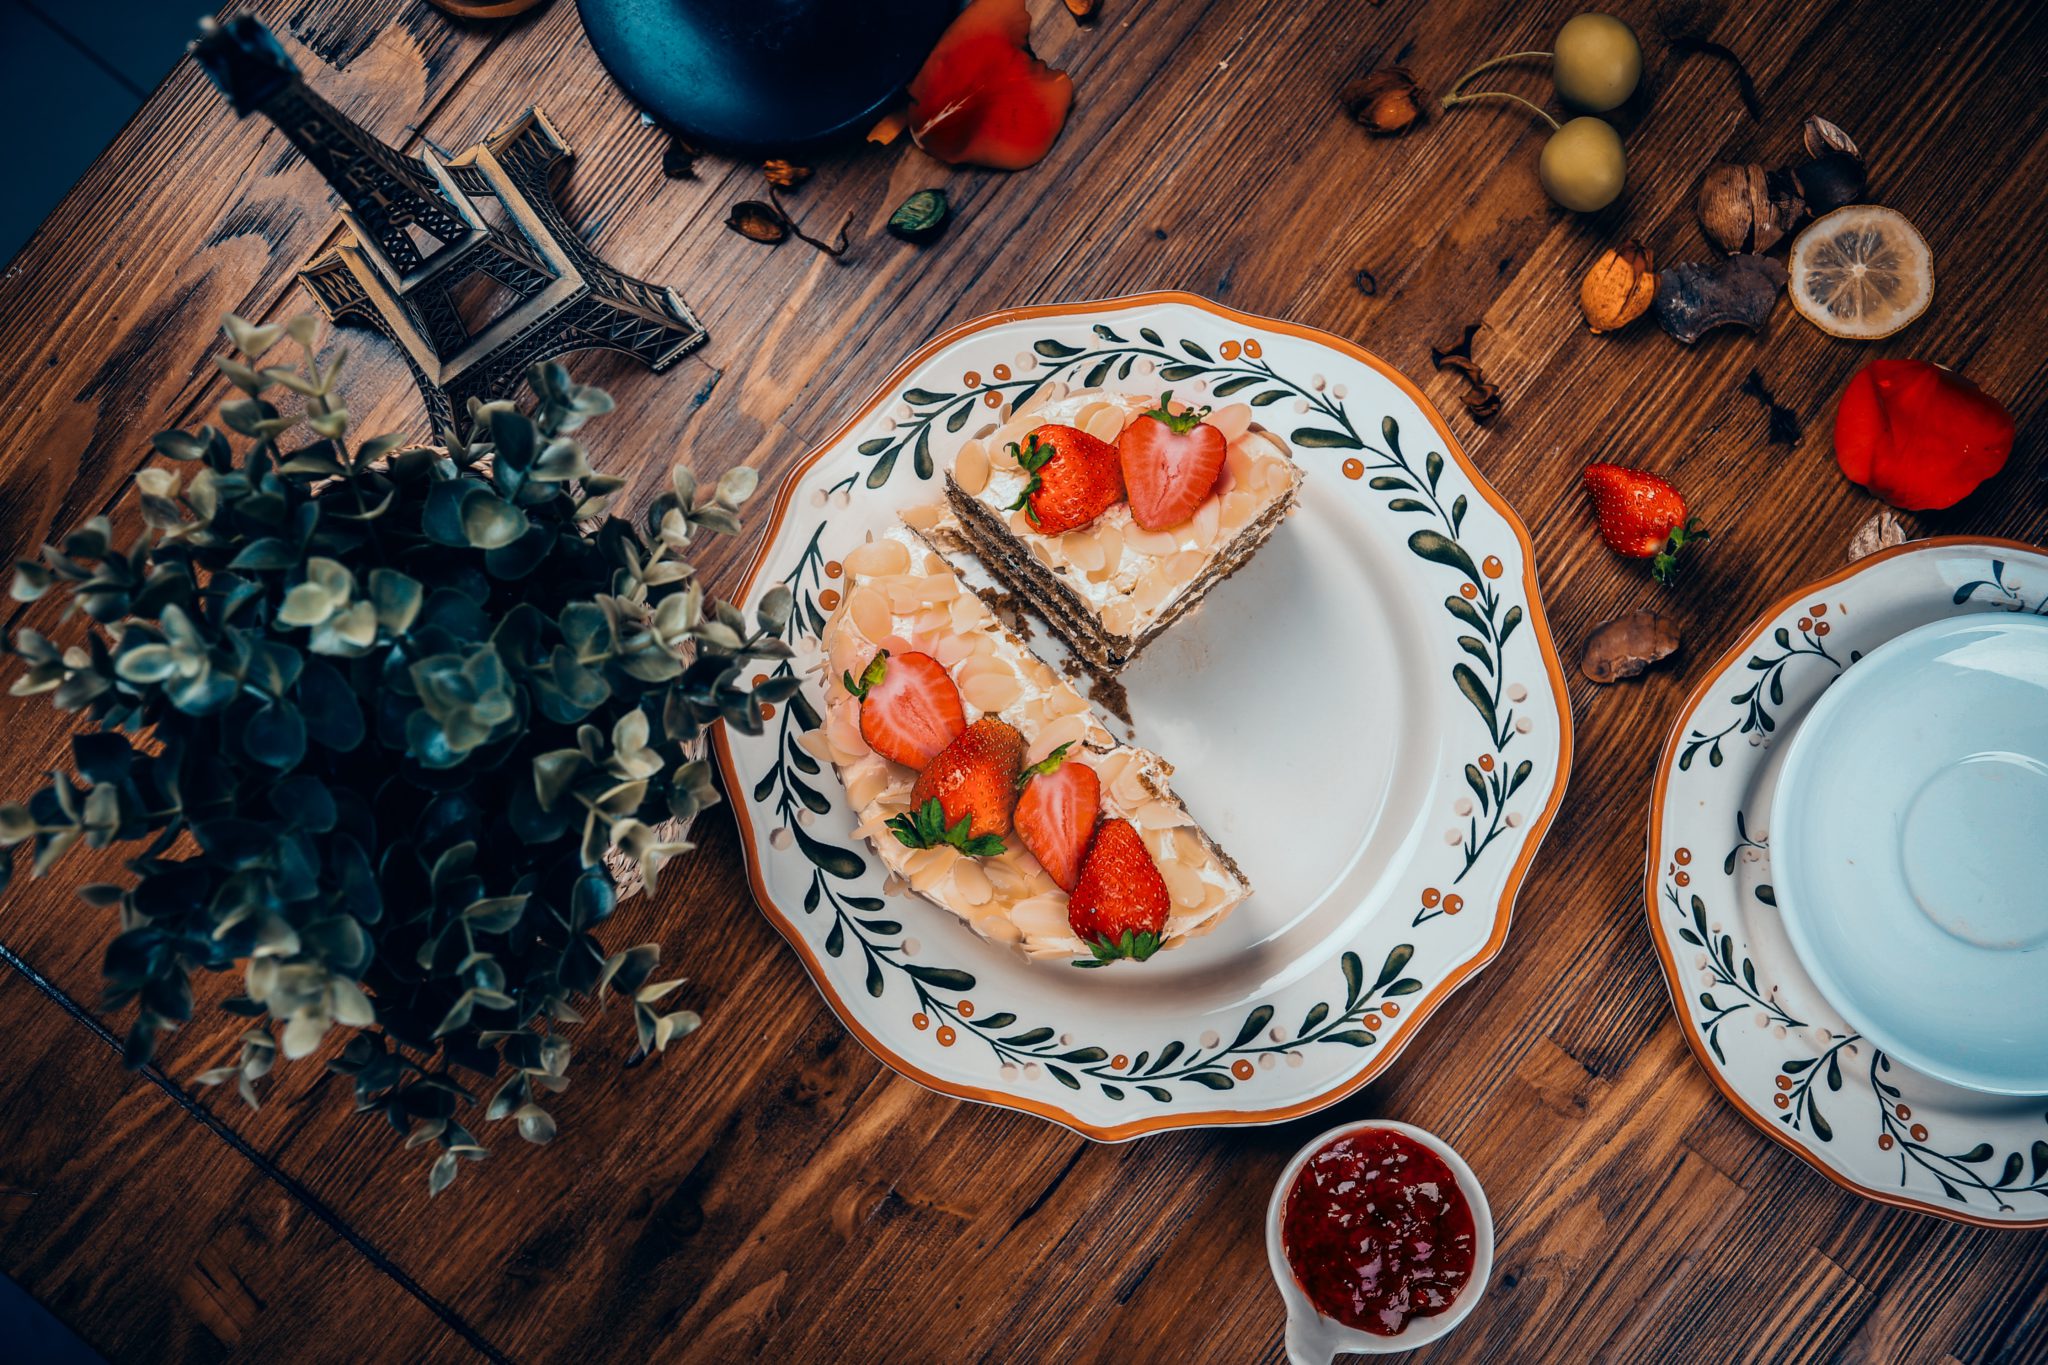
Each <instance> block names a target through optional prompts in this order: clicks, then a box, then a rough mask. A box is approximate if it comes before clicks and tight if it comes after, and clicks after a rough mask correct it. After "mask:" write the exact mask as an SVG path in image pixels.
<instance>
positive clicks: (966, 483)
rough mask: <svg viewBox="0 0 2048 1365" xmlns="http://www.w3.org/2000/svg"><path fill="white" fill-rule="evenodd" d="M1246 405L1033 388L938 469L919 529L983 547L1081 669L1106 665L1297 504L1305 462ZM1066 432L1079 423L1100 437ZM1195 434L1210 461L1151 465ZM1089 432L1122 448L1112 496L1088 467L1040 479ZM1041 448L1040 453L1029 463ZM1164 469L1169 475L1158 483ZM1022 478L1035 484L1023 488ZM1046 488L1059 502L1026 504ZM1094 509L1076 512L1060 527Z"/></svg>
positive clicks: (949, 545) (1237, 563) (1240, 563)
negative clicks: (934, 507)
mask: <svg viewBox="0 0 2048 1365" xmlns="http://www.w3.org/2000/svg"><path fill="white" fill-rule="evenodd" d="M1048 387H1049V388H1050V386H1048ZM1252 416H1253V413H1252V409H1251V408H1250V407H1249V406H1247V405H1246V404H1243V403H1233V404H1230V405H1228V406H1225V407H1222V408H1219V409H1217V410H1216V411H1214V412H1207V411H1206V410H1194V411H1190V410H1189V409H1188V407H1187V406H1186V405H1185V404H1183V403H1181V402H1178V401H1176V400H1173V399H1172V398H1171V396H1170V395H1169V396H1167V397H1166V398H1164V399H1154V398H1152V397H1149V396H1146V395H1138V394H1121V393H1113V392H1110V391H1107V390H1102V389H1086V390H1081V391H1077V392H1072V393H1059V392H1052V393H1049V394H1048V393H1046V392H1043V391H1042V392H1041V394H1040V395H1039V401H1038V402H1037V403H1036V404H1035V405H1033V406H1031V407H1029V408H1028V409H1027V410H1026V411H1024V412H1021V413H1019V414H1017V415H1015V416H1013V417H1011V418H1010V419H1009V420H1008V421H1007V422H1005V423H1004V424H1003V425H1002V426H1001V427H1000V428H998V429H997V430H995V431H994V432H992V433H990V434H989V435H988V436H986V437H985V438H984V439H981V440H969V441H968V442H966V443H965V444H964V445H963V446H962V447H961V449H960V452H959V454H958V455H957V456H956V457H955V459H954V462H953V466H952V468H951V469H950V470H948V471H947V474H946V509H947V510H946V515H944V516H943V517H941V518H940V519H939V520H938V521H937V522H936V523H935V524H934V525H933V526H931V527H930V528H929V529H928V532H927V534H928V536H929V538H930V540H931V541H932V543H934V544H935V545H937V546H939V547H940V548H941V549H943V550H944V551H946V552H947V553H948V554H956V555H957V554H971V555H972V556H973V557H974V558H975V559H977V560H979V561H980V562H981V564H982V565H983V566H984V567H985V568H986V569H987V570H988V572H989V573H990V574H991V575H992V576H993V577H994V578H995V579H996V580H997V581H998V582H999V583H1001V584H1002V586H1003V587H1004V588H1005V589H1007V590H1008V591H1009V592H1011V593H1012V594H1014V595H1015V596H1017V597H1018V598H1020V599H1022V600H1023V601H1024V602H1025V603H1026V604H1027V605H1029V606H1030V607H1031V608H1032V609H1033V610H1034V611H1036V612H1037V613H1038V614H1039V615H1041V616H1043V617H1044V618H1045V619H1046V620H1047V621H1048V622H1050V623H1051V625H1052V626H1053V628H1054V629H1055V630H1056V631H1058V633H1059V635H1060V636H1061V638H1062V639H1063V640H1065V641H1066V643H1067V645H1068V646H1069V647H1070V648H1071V649H1072V650H1073V651H1074V653H1075V654H1076V655H1077V656H1078V657H1079V658H1080V659H1081V660H1082V661H1083V662H1084V663H1086V664H1087V665H1088V666H1089V667H1090V668H1091V669H1093V670H1094V671H1096V672H1098V673H1100V674H1103V675H1105V676H1111V675H1114V674H1115V673H1116V672H1117V671H1118V670H1119V669H1121V668H1122V667H1123V666H1124V665H1125V664H1127V663H1129V662H1130V661H1131V660H1132V659H1133V658H1135V657H1136V656H1137V655H1138V653H1139V651H1141V650H1143V649H1144V648H1145V646H1146V645H1148V644H1150V643H1151V642H1152V641H1154V640H1156V639H1158V638H1159V636H1160V635H1161V634H1163V633H1164V632H1165V631H1166V630H1167V629H1168V628H1169V627H1171V626H1172V625H1173V623H1174V622H1175V621H1178V620H1179V619H1180V618H1181V617H1183V616H1185V615H1186V614H1187V613H1189V612H1191V611H1193V610H1194V609H1195V608H1196V607H1197V606H1199V605H1200V604H1201V602H1202V600H1203V598H1205V597H1206V596H1207V595H1208V593H1209V591H1210V590H1211V589H1212V588H1214V587H1215V586H1216V584H1218V583H1220V582H1222V581H1223V580H1224V579H1225V578H1227V577H1229V576H1230V575H1231V574H1233V573H1235V572H1236V571H1237V570H1239V569H1241V568H1243V567H1244V566H1245V564H1246V563H1248V562H1249V561H1250V559H1251V557H1252V556H1253V554H1254V553H1256V552H1257V550H1258V548H1259V547H1260V546H1261V545H1262V544H1264V543H1265V541H1266V539H1267V538H1268V537H1269V536H1271V535H1272V534H1273V532H1274V531H1275V530H1276V529H1277V528H1278V527H1279V525H1280V523H1281V521H1282V520H1283V519H1284V518H1285V517H1286V515H1287V513H1288V512H1289V511H1290V510H1291V509H1292V508H1293V507H1294V505H1295V494H1296V491H1297V489H1298V488H1299V486H1300V483H1301V471H1300V469H1299V468H1298V467H1297V466H1296V465H1295V463H1294V461H1293V459H1292V458H1290V455H1289V452H1288V450H1287V447H1286V445H1285V444H1284V443H1283V442H1282V441H1281V440H1280V438H1279V437H1278V436H1276V435H1274V434H1273V433H1272V432H1269V431H1266V430H1264V429H1263V428H1261V427H1259V426H1258V425H1256V424H1255V423H1254V422H1253V420H1252ZM1182 428H1185V430H1182ZM1048 431H1050V432H1053V433H1056V434H1057V435H1058V437H1059V438H1060V439H1062V440H1064V441H1066V442H1067V443H1068V445H1069V446H1070V447H1071V453H1070V451H1069V449H1068V448H1062V449H1061V450H1059V451H1057V452H1055V453H1054V454H1052V455H1051V456H1049V457H1048V456H1047V455H1046V454H1045V450H1044V446H1043V437H1042V433H1046V432H1048ZM1068 432H1074V433H1085V435H1086V436H1087V437H1088V438H1090V440H1092V441H1093V442H1095V443H1097V445H1087V444H1086V443H1085V442H1082V441H1080V440H1078V439H1076V438H1075V437H1072V436H1068V435H1067V434H1066V433H1068ZM1148 433H1149V439H1145V440H1140V439H1138V438H1140V437H1146V436H1148ZM1195 437H1203V438H1207V440H1208V442H1209V445H1210V449H1211V450H1212V451H1213V452H1214V453H1215V454H1217V455H1220V456H1221V466H1220V468H1214V467H1213V466H1210V467H1204V468H1200V469H1196V470H1193V471H1191V472H1186V471H1181V470H1173V471H1167V472H1164V473H1162V474H1159V475H1158V476H1157V477H1155V476H1154V475H1152V474H1151V473H1148V472H1147V471H1148V470H1151V469H1155V468H1157V461H1158V460H1160V459H1162V458H1171V456H1172V451H1171V447H1173V446H1174V445H1177V444H1186V443H1188V442H1190V441H1191V440H1192V438H1195ZM1098 446H1099V447H1100V448H1107V449H1111V450H1112V452H1113V454H1115V455H1118V456H1120V457H1121V472H1122V474H1123V476H1124V481H1125V482H1126V483H1127V484H1128V485H1129V486H1128V489H1127V493H1128V497H1127V499H1125V498H1119V499H1117V500H1114V501H1111V500H1110V495H1109V493H1108V492H1107V490H1106V489H1103V488H1101V487H1100V486H1099V485H1098V483H1097V481H1096V480H1094V479H1093V478H1088V477H1084V476H1082V475H1079V474H1075V475H1073V476H1071V479H1072V482H1073V486H1072V487H1069V488H1063V489H1060V490H1051V489H1049V487H1045V486H1042V485H1044V484H1045V480H1046V477H1047V474H1048V471H1054V472H1057V471H1059V470H1062V469H1070V468H1078V467H1080V463H1079V462H1081V461H1084V460H1087V459H1097V460H1099V459H1101V458H1102V456H1101V450H1100V449H1098ZM1134 447H1137V449H1135V450H1134ZM1162 448H1165V449H1166V450H1167V451H1168V453H1167V454H1166V455H1162V454H1161V453H1160V451H1161V449H1162ZM1147 450H1149V451H1150V453H1151V460H1150V461H1149V462H1148V460H1147V458H1146V454H1145V452H1146V451H1147ZM1134 457H1135V458H1136V459H1137V460H1138V463H1137V464H1135V465H1134V463H1133V461H1134ZM1047 458H1049V459H1050V463H1049V464H1042V465H1040V466H1039V467H1038V468H1037V469H1033V468H1029V467H1027V466H1028V465H1030V464H1032V463H1034V462H1035V459H1047ZM1211 458H1212V459H1213V458H1214V456H1213V455H1212V457H1211ZM1204 476H1206V477H1204ZM1161 479H1166V480H1169V481H1177V487H1174V488H1171V489H1167V490H1165V491H1164V492H1162V490H1161V489H1160V487H1159V486H1158V485H1159V483H1160V480H1161ZM1029 490H1037V491H1036V492H1035V494H1033V495H1032V496H1027V492H1028V491H1029ZM1049 491H1059V492H1062V493H1063V494H1065V495H1066V496H1065V505H1063V506H1062V507H1060V508H1059V509H1057V511H1055V512H1054V513H1052V514H1050V515H1047V516H1045V517H1040V516H1037V515H1035V514H1034V512H1035V509H1034V503H1035V502H1037V501H1038V500H1040V499H1043V498H1044V497H1045V496H1046V495H1047V493H1048V492H1049ZM1148 493H1150V494H1151V501H1152V502H1153V503H1154V504H1161V503H1162V502H1163V503H1164V504H1165V505H1164V506H1163V507H1161V506H1154V507H1153V508H1151V509H1149V510H1151V511H1153V512H1154V513H1161V512H1163V515H1151V516H1147V515H1145V512H1146V510H1148V509H1146V508H1143V507H1141V502H1142V501H1143V500H1144V499H1145V497H1146V495H1147V494H1148ZM1175 498H1178V501H1175ZM1098 507H1099V508H1101V510H1100V511H1096V509H1097V508H1098ZM1090 512H1094V513H1095V514H1094V515H1093V516H1092V518H1087V519H1086V520H1085V524H1082V525H1079V526H1076V527H1074V528H1073V529H1064V528H1065V527H1066V526H1067V525H1068V523H1069V522H1072V521H1076V520H1082V519H1083V518H1084V516H1085V514H1087V513H1090ZM1146 521H1149V522H1151V529H1147V527H1146V525H1144V524H1142V523H1143V522H1146Z"/></svg>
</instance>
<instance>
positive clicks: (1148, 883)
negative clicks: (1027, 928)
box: [1067, 820, 1171, 967]
mask: <svg viewBox="0 0 2048 1365" xmlns="http://www.w3.org/2000/svg"><path fill="white" fill-rule="evenodd" d="M1170 904H1171V902H1170V901H1169V900H1168V898H1167V894H1166V879H1165V878H1164V877H1161V876H1160V875H1159V868H1158V867H1157V866H1156V865H1155V864H1154V863H1153V861H1152V855H1151V853H1149V852H1148V851H1147V850H1146V848H1145V841H1144V840H1143V839H1140V838H1139V837H1138V831H1137V830H1135V829H1133V828H1132V827H1131V822H1130V821H1128V820H1104V821H1103V822H1102V823H1101V824H1100V825H1097V826H1096V827H1095V837H1094V838H1093V839H1092V840H1090V841H1089V843H1088V856H1087V857H1085V858H1083V859H1082V860H1081V876H1080V879H1079V880H1078V881H1077V882H1075V884H1074V890H1073V892H1072V893H1071V894H1070V895H1069V896H1068V897H1067V923H1068V925H1070V926H1071V927H1072V928H1073V930H1074V933H1075V934H1076V935H1078V936H1079V937H1080V938H1081V940H1082V941H1083V942H1085V943H1086V944H1087V945H1088V951H1089V952H1090V953H1092V954H1094V956H1093V957H1091V958H1089V959H1087V960H1086V961H1082V962H1076V963H1075V964H1074V965H1075V966H1076V967H1100V966H1102V965H1103V964H1104V963H1106V962H1114V961H1116V960H1117V959H1118V958H1120V957H1128V958H1130V959H1132V960H1133V961H1137V962H1143V961H1144V960H1145V959H1146V958H1148V957H1150V956H1152V954H1154V953H1156V952H1158V951H1159V942H1160V935H1162V934H1164V933H1165V932H1166V912H1167V909H1168V908H1169V906H1170Z"/></svg>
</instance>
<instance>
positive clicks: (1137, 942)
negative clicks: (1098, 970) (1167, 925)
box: [1073, 929, 1160, 967]
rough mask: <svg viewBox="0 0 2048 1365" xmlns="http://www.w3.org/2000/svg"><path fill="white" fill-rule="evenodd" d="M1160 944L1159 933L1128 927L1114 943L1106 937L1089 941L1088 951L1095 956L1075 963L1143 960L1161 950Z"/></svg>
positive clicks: (1093, 964) (1101, 964)
mask: <svg viewBox="0 0 2048 1365" xmlns="http://www.w3.org/2000/svg"><path fill="white" fill-rule="evenodd" d="M1159 944H1160V938H1159V935H1157V934H1155V933H1151V932H1149V931H1148V932H1146V933H1142V934H1134V933H1132V932H1131V931H1130V930H1128V929H1126V930H1124V932H1123V937H1121V938H1119V939H1118V940H1117V941H1116V942H1114V943H1111V942H1110V941H1109V940H1108V939H1106V938H1098V939H1095V940H1094V941H1092V942H1091V943H1089V945H1088V951H1089V952H1090V953H1092V954H1094V956H1093V957H1091V958H1088V959H1086V960H1077V961H1076V962H1074V964H1073V965H1074V966H1076V967H1106V966H1108V965H1109V964H1110V963H1112V962H1115V961H1117V960H1118V959H1119V958H1129V959H1130V960H1131V961H1133V962H1143V961H1144V960H1145V959H1146V958H1148V957H1150V956H1152V954H1154V953H1156V952H1158V951H1159Z"/></svg>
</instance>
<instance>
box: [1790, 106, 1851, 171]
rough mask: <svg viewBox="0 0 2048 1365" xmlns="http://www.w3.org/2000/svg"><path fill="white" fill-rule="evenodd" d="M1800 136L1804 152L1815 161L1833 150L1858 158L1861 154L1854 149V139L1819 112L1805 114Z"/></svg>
mask: <svg viewBox="0 0 2048 1365" xmlns="http://www.w3.org/2000/svg"><path fill="white" fill-rule="evenodd" d="M1800 138H1801V140H1802V141H1804V142H1805V144H1806V154H1807V155H1808V156H1810V157H1812V158H1813V159H1814V160H1816V161H1818V160H1819V159H1820V158H1822V157H1824V156H1827V155H1829V154H1831V153H1834V152H1841V153H1844V154H1845V155H1848V156H1853V157H1856V158H1857V159H1858V160H1861V159H1862V156H1863V154H1862V153H1861V152H1859V151H1857V150H1856V143H1855V141H1854V140H1853V139H1851V138H1850V136H1849V135H1848V134H1847V133H1845V132H1843V131H1842V130H1841V129H1840V128H1838V127H1836V126H1835V125H1834V124H1832V123H1830V122H1828V121H1827V120H1826V119H1824V118H1822V117H1821V116H1820V115H1819V114H1810V115H1808V116H1807V119H1806V123H1805V125H1804V126H1803V127H1802V128H1801V129H1800Z"/></svg>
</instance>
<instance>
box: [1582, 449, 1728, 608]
mask: <svg viewBox="0 0 2048 1365" xmlns="http://www.w3.org/2000/svg"><path fill="white" fill-rule="evenodd" d="M1582 477H1583V478H1584V479H1585V483H1586V491H1587V492H1588V493H1590V494H1592V496H1593V511H1594V514H1595V515H1596V516H1598V517H1599V519H1600V538H1601V539H1602V540H1604V541H1606V542H1607V544H1608V547H1609V548H1610V549H1612V550H1613V551H1614V552H1615V553H1616V554H1622V555H1627V556H1628V557H1629V558H1630V559H1647V560H1649V561H1651V562H1650V573H1651V576H1652V577H1654V578H1655V579H1656V580H1657V581H1658V582H1659V583H1664V584H1669V583H1671V582H1672V581H1673V580H1674V579H1676V578H1677V576H1678V557H1679V556H1680V555H1681V554H1682V553H1684V551H1685V548H1686V546H1688V545H1691V544H1693V543H1695V542H1696V541H1702V540H1705V539H1706V538H1707V532H1706V531H1705V530H1704V529H1703V528H1702V527H1701V526H1700V524H1699V521H1698V520H1697V519H1696V518H1689V517H1687V516H1686V514H1685V499H1684V498H1683V497H1682V496H1680V495H1679V492H1678V490H1677V489H1676V488H1673V487H1672V486H1671V485H1670V484H1669V483H1667V482H1665V481H1664V480H1663V479H1661V478H1659V477H1658V476H1657V475H1655V474H1651V473H1648V472H1646V471H1644V470H1641V469H1628V468H1626V467H1624V466H1622V465H1618V464H1589V465H1587V466H1586V472H1585V474H1584V475H1583V476H1582Z"/></svg>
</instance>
